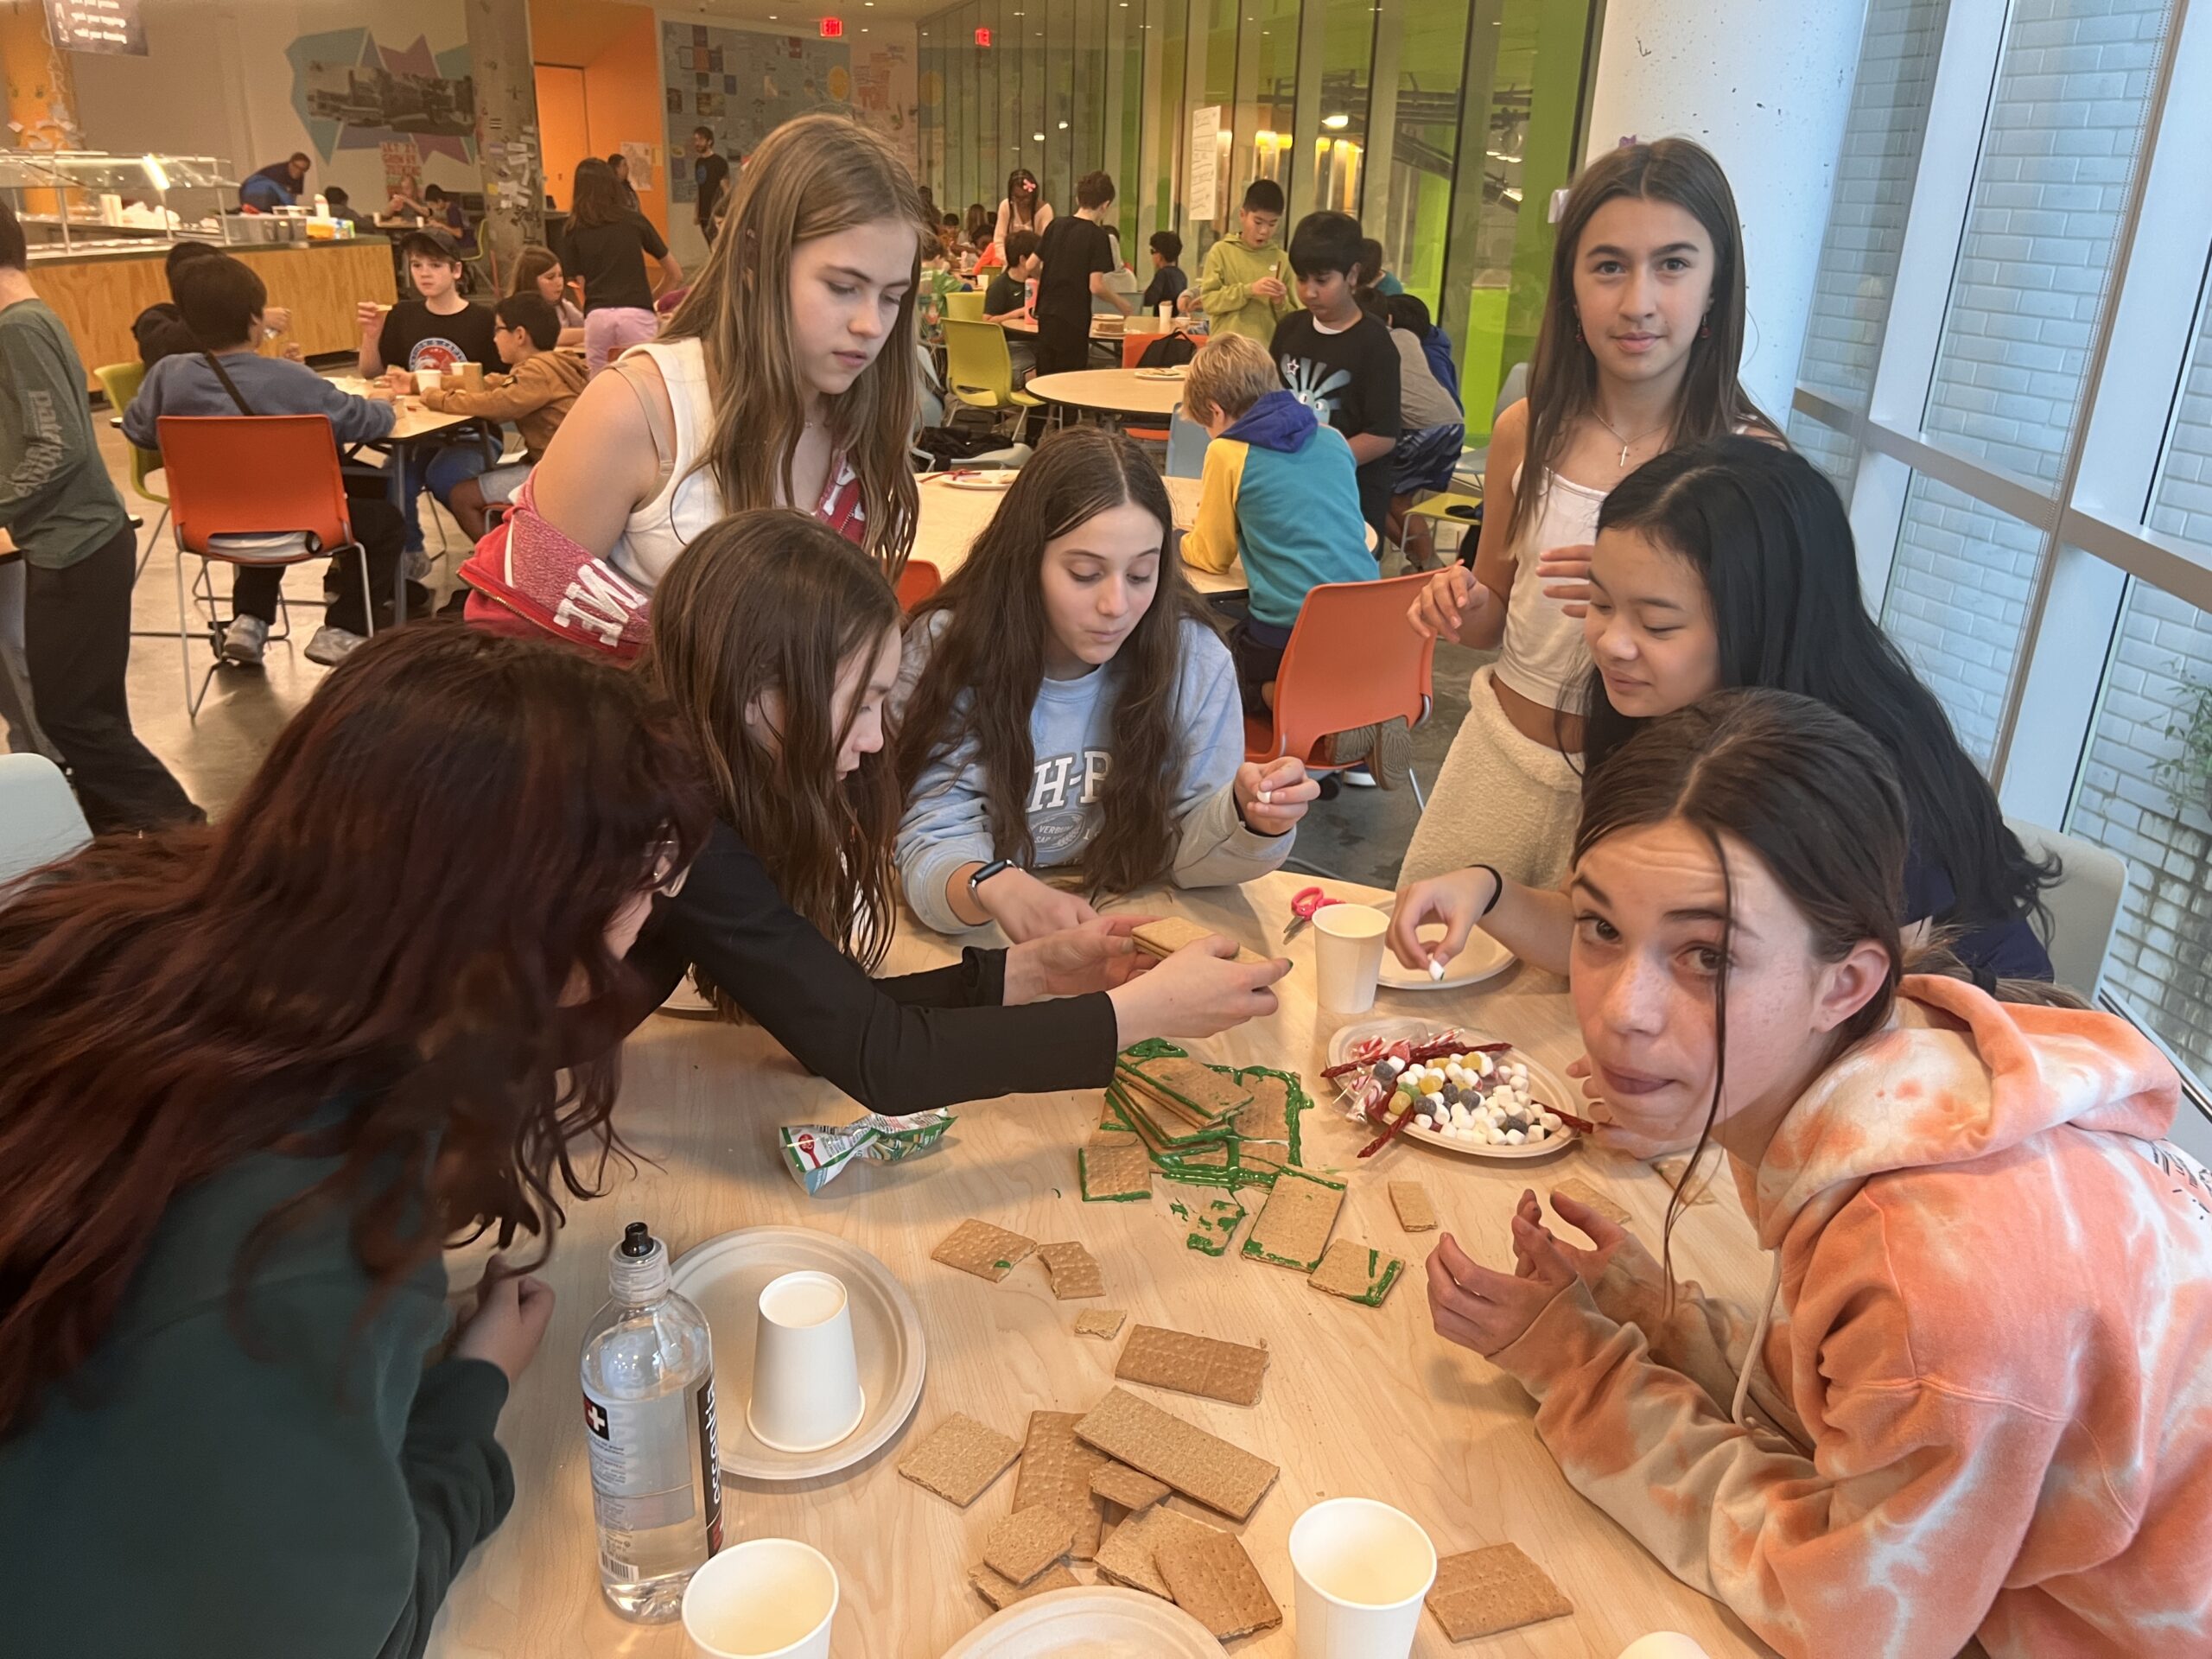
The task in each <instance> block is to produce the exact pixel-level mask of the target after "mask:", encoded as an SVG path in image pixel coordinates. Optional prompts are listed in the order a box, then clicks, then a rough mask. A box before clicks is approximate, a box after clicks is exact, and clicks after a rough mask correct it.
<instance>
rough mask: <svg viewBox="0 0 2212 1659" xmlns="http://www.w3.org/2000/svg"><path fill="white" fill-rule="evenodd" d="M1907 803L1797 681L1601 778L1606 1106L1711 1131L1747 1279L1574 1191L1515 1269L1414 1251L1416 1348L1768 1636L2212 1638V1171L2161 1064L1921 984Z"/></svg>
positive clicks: (1815, 1649) (1791, 1649)
mask: <svg viewBox="0 0 2212 1659" xmlns="http://www.w3.org/2000/svg"><path fill="white" fill-rule="evenodd" d="M1909 817H1910V813H1909V807H1908V791H1907V787H1906V786H1905V785H1903V784H1902V783H1901V782H1900V779H1899V777H1898V772H1897V766H1896V765H1895V763H1894V761H1893V760H1892V757H1891V753H1890V752H1889V751H1888V750H1887V749H1886V748H1885V746H1884V745H1883V744H1881V743H1880V742H1878V741H1876V740H1875V739H1874V738H1872V737H1871V736H1869V735H1868V734H1866V732H1865V731H1863V730H1862V729H1860V728H1859V727H1858V726H1856V725H1854V724H1853V722H1852V721H1849V720H1847V719H1846V718H1845V717H1844V716H1843V715H1841V714H1840V713H1838V712H1837V711H1836V710H1834V709H1830V708H1827V707H1825V706H1824V705H1822V704H1821V703H1819V702H1815V701H1813V700H1811V699H1810V698H1806V697H1801V696H1792V695H1790V694H1789V693H1786V692H1780V691H1771V690H1729V691H1724V692H1721V693H1719V695H1717V696H1713V697H1709V698H1707V699H1706V700H1705V701H1704V702H1700V703H1699V704H1697V705H1695V706H1694V707H1693V708H1690V709H1683V710H1681V711H1679V712H1677V713H1675V714H1672V715H1666V716H1664V717H1663V718H1660V719H1656V720H1653V721H1650V722H1649V724H1648V725H1646V726H1645V727H1643V728H1642V729H1641V730H1639V731H1638V732H1637V734H1635V735H1634V736H1633V737H1631V738H1630V739H1629V740H1628V741H1625V742H1624V743H1622V744H1621V745H1620V746H1619V747H1617V748H1615V749H1614V750H1613V751H1612V752H1611V753H1609V754H1608V755H1607V756H1606V757H1605V759H1604V760H1602V761H1601V762H1600V763H1599V766H1598V767H1597V769H1596V770H1595V771H1594V772H1592V776H1591V780H1590V789H1589V791H1588V793H1587V795H1586V798H1585V804H1584V810H1583V816H1582V822H1581V826H1580V829H1579V831H1578V833H1577V834H1576V836H1575V842H1574V866H1573V899H1574V906H1575V912H1576V914H1575V931H1574V946H1573V971H1572V977H1573V997H1574V1008H1575V1014H1576V1018H1577V1020H1578V1021H1579V1023H1580V1027H1581V1035H1582V1040H1583V1043H1584V1046H1585V1047H1586V1049H1587V1051H1588V1054H1589V1058H1590V1062H1591V1068H1592V1076H1593V1078H1594V1080H1595V1083H1596V1085H1597V1087H1598V1089H1599V1092H1600V1094H1601V1096H1602V1097H1603V1103H1604V1104H1603V1107H1602V1108H1601V1109H1604V1110H1609V1111H1610V1112H1611V1114H1612V1115H1613V1116H1616V1117H1618V1118H1621V1119H1624V1120H1627V1121H1630V1122H1633V1123H1634V1124H1636V1125H1637V1128H1638V1131H1639V1132H1640V1133H1642V1134H1644V1135H1649V1136H1650V1137H1652V1138H1656V1139H1664V1140H1673V1141H1686V1140H1690V1139H1693V1138H1694V1139H1695V1141H1696V1142H1697V1145H1698V1147H1699V1149H1700V1154H1702V1153H1703V1151H1704V1150H1705V1148H1706V1147H1707V1145H1708V1144H1709V1143H1711V1142H1713V1141H1717V1142H1718V1143H1719V1145H1720V1147H1722V1149H1723V1150H1724V1151H1725V1153H1726V1158H1727V1162H1728V1165H1729V1168H1730V1172H1731V1173H1732V1175H1733V1178H1734V1180H1735V1185H1736V1189H1737V1191H1738V1192H1740V1193H1741V1194H1742V1195H1743V1199H1744V1207H1745V1210H1746V1211H1747V1212H1748V1213H1749V1215H1750V1217H1751V1224H1752V1225H1753V1226H1754V1227H1755V1228H1756V1229H1757V1230H1758V1236H1759V1242H1760V1243H1761V1244H1762V1245H1763V1246H1764V1248H1765V1249H1767V1250H1768V1251H1769V1252H1770V1253H1771V1273H1770V1277H1769V1279H1768V1281H1767V1286H1766V1292H1765V1295H1764V1298H1763V1299H1762V1300H1759V1301H1758V1302H1757V1303H1755V1304H1753V1305H1751V1306H1742V1305H1738V1304H1736V1303H1732V1302H1730V1301H1726V1300H1722V1299H1721V1298H1719V1297H1717V1296H1712V1295H1707V1294H1705V1293H1704V1292H1702V1291H1701V1290H1700V1288H1699V1287H1697V1286H1696V1285H1694V1284H1690V1283H1683V1284H1679V1285H1678V1284H1676V1283H1675V1281H1674V1278H1673V1275H1672V1273H1671V1271H1670V1270H1669V1266H1668V1263H1667V1252H1666V1249H1665V1247H1664V1243H1663V1242H1662V1250H1661V1254H1660V1258H1659V1259H1658V1260H1656V1261H1655V1260H1654V1259H1653V1257H1652V1255H1651V1254H1650V1253H1649V1251H1648V1250H1647V1249H1645V1248H1644V1247H1643V1244H1642V1243H1640V1242H1639V1241H1638V1240H1637V1238H1636V1237H1635V1236H1634V1235H1632V1234H1630V1232H1628V1231H1627V1230H1625V1229H1624V1228H1623V1227H1620V1226H1618V1225H1616V1224H1613V1223H1612V1222H1611V1221H1609V1220H1607V1219H1606V1218H1605V1217H1603V1216H1600V1215H1599V1214H1597V1213H1596V1212H1595V1211H1592V1210H1590V1209H1589V1208H1588V1207H1587V1206H1586V1205H1580V1204H1578V1203H1575V1202H1574V1201H1573V1200H1572V1199H1571V1198H1566V1197H1563V1196H1560V1195H1557V1194H1554V1197H1553V1198H1552V1206H1551V1207H1552V1209H1553V1211H1554V1212H1555V1213H1556V1215H1557V1216H1558V1217H1559V1219H1560V1221H1562V1222H1564V1223H1565V1224H1567V1226H1568V1227H1570V1228H1572V1229H1573V1230H1575V1231H1576V1232H1578V1233H1580V1234H1582V1235H1584V1236H1586V1237H1587V1238H1588V1239H1589V1240H1590V1241H1591V1247H1590V1248H1585V1247H1583V1246H1581V1245H1580V1244H1578V1243H1567V1242H1566V1241H1564V1240H1562V1239H1560V1237H1558V1236H1555V1235H1554V1233H1553V1232H1552V1231H1551V1230H1549V1229H1548V1227H1547V1225H1546V1224H1545V1220H1544V1217H1543V1214H1542V1211H1541V1207H1540V1206H1539V1205H1538V1203H1537V1200H1536V1197H1535V1193H1534V1192H1524V1193H1523V1194H1522V1198H1521V1202H1520V1205H1519V1206H1518V1210H1517V1213H1516V1215H1515V1217H1514V1220H1513V1224H1512V1239H1513V1253H1514V1257H1515V1268H1514V1270H1513V1271H1510V1272H1502V1271H1497V1270H1494V1269H1492V1268H1487V1267H1484V1266H1483V1265H1482V1264H1480V1263H1479V1262H1476V1261H1474V1260H1473V1259H1472V1258H1471V1256H1469V1255H1467V1253H1466V1252H1465V1250H1464V1249H1461V1248H1460V1247H1459V1243H1458V1241H1457V1240H1455V1239H1453V1238H1452V1237H1451V1236H1449V1235H1447V1236H1446V1237H1445V1238H1444V1239H1443V1240H1442V1241H1441V1242H1440V1243H1439V1245H1438V1246H1437V1249H1436V1250H1435V1252H1434V1253H1433V1255H1431V1256H1430V1258H1429V1261H1428V1293H1429V1306H1430V1309H1431V1312H1432V1314H1433V1318H1434V1320H1435V1324H1436V1330H1437V1333H1438V1334H1439V1335H1440V1336H1442V1337H1443V1338H1446V1340H1447V1341H1450V1342H1454V1343H1458V1344H1461V1345H1463V1346H1465V1347H1468V1348H1471V1349H1473V1350H1474V1351H1476V1352H1478V1353H1480V1354H1484V1355H1486V1356H1488V1357H1489V1358H1490V1359H1491V1362H1492V1363H1494V1364H1495V1365H1497V1367H1498V1368H1499V1369H1500V1370H1503V1371H1505V1372H1506V1373H1507V1374H1508V1375H1510V1376H1513V1377H1514V1378H1516V1380H1517V1381H1518V1382H1519V1383H1521V1384H1522V1387H1523V1388H1524V1389H1527V1390H1528V1392H1529V1395H1531V1397H1532V1398H1533V1399H1534V1400H1535V1402H1536V1409H1535V1426H1536V1431H1537V1433H1539V1434H1540V1435H1541V1436H1542V1437H1543V1440H1544V1443H1545V1445H1546V1446H1548V1447H1549V1448H1550V1450H1551V1452H1552V1454H1553V1456H1554V1457H1555V1458H1557V1459H1559V1465H1560V1471H1561V1472H1562V1473H1564V1474H1565V1475H1566V1476H1567V1479H1568V1480H1569V1481H1571V1482H1572V1483H1573V1485H1574V1487H1575V1489H1576V1490H1577V1491H1580V1492H1581V1493H1582V1494H1583V1496H1584V1497H1587V1498H1589V1499H1590V1500H1591V1502H1592V1503H1596V1504H1597V1505H1598V1506H1599V1508H1601V1509H1603V1510H1605V1512H1606V1513H1607V1514H1608V1515H1610V1516H1612V1517H1613V1518H1614V1519H1615V1520H1616V1521H1618V1522H1620V1523H1621V1525H1622V1526H1623V1527H1624V1528H1626V1529H1628V1531H1629V1532H1630V1534H1631V1535H1634V1536H1635V1537H1636V1538H1637V1540H1638V1541H1640V1542H1642V1543H1643V1546H1644V1547H1645V1548H1647V1549H1649V1551H1650V1552H1651V1553H1652V1554H1653V1555H1655V1556H1656V1558H1657V1559H1658V1560H1660V1561H1661V1562H1662V1563H1663V1564H1664V1565H1665V1566H1666V1567H1668V1569H1669V1571H1671V1572H1672V1573H1675V1576H1676V1577H1678V1578H1680V1579H1681V1580H1682V1581H1683V1582H1684V1583H1686V1584H1688V1585H1689V1586H1692V1587H1693V1588H1695V1589H1697V1590H1700V1591H1702V1592H1705V1593H1706V1594H1707V1595H1709V1596H1712V1597H1714V1598H1715V1599H1718V1600H1719V1601H1721V1602H1723V1603H1725V1604H1726V1605H1727V1606H1728V1607H1729V1608H1730V1609H1731V1610H1732V1611H1734V1612H1735V1613H1736V1614H1737V1615H1738V1617H1739V1618H1742V1619H1743V1620H1744V1622H1745V1624H1746V1625H1748V1626H1749V1627H1750V1629H1751V1633H1752V1635H1754V1636H1756V1637H1758V1638H1759V1639H1760V1640H1761V1641H1763V1642H1765V1643H1769V1644H1770V1645H1771V1646H1772V1647H1774V1648H1775V1649H1777V1650H1778V1651H1780V1652H1783V1653H1785V1654H1789V1655H1793V1656H1813V1659H1828V1656H1833V1659H1859V1656H1861V1655H1866V1654H1877V1653H1887V1654H1930V1655H1933V1654H1951V1653H1956V1652H1958V1651H1959V1650H1960V1649H1962V1648H1964V1647H1967V1645H1968V1644H1969V1643H1970V1641H1971V1640H1973V1639H1974V1638H1979V1640H1980V1643H1981V1648H1982V1649H1983V1650H1984V1651H1986V1652H1987V1653H1989V1654H1990V1655H1992V1656H1993V1659H2028V1656H2031V1655H2048V1654H2060V1653H2063V1654H2076V1655H2084V1656H2088V1655H2097V1656H2112V1659H2120V1656H2123V1655H2134V1654H2139V1653H2143V1652H2145V1651H2160V1652H2168V1651H2170V1652H2173V1653H2202V1652H2208V1651H2212V1578H2208V1576H2207V1575H2206V1573H2205V1571H2204V1563H2205V1562H2206V1561H2207V1560H2212V1411H2208V1409H2207V1383H2206V1380H2205V1379H2206V1378H2207V1376H2212V1177H2208V1176H2207V1174H2206V1173H2205V1172H2204V1171H2203V1169H2202V1167H2201V1166H2197V1165H2196V1164H2195V1163H2194V1161H2193V1160H2190V1158H2189V1157H2188V1156H2187V1155H2186V1154H2183V1153H2182V1152H2181V1151H2180V1150H2179V1149H2178V1148H2177V1147H2173V1146H2172V1145H2171V1144H2169V1143H2168V1142H2166V1141H2164V1139H2163V1138H2162V1137H2163V1136H2164V1135H2166V1134H2167V1132H2168V1130H2169V1129H2170V1128H2171V1125H2172V1123H2173V1121H2174V1116H2175V1114H2176V1111H2177V1109H2178V1108H2179V1107H2180V1106H2181V1089H2180V1080H2179V1079H2178V1077H2177V1076H2176V1075H2175V1072H2174V1068H2173V1067H2172V1065H2171V1064H2169V1063H2168V1062H2167V1061H2166V1059H2165V1058H2164V1057H2163V1056H2162V1055H2160V1053H2159V1052H2158V1050H2157V1049H2156V1048H2155V1047H2154V1046H2152V1043H2151V1042H2150V1041H2149V1040H2148V1039H2146V1038H2145V1037H2144V1036H2143V1035H2142V1034H2141V1033H2139V1032H2138V1031H2137V1030H2136V1029H2135V1028H2134V1027H2133V1026H2131V1025H2129V1024H2128V1023H2127V1022H2126V1021H2125V1020H2121V1019H2120V1018H2118V1017H2116V1016H2113V1015H2110V1014H2097V1013H2093V1012H2090V1011H2088V1010H2087V1009H2085V1008H2083V1007H2081V1006H2080V1005H2079V1003H2078V1001H2075V999H2072V998H2070V997H2065V996H2063V995H2061V994H2057V993H2054V992H2052V991H2051V990H2050V988H2049V987H2037V986H2025V987H2023V986H2020V985H2018V984H2016V983H2014V982H2009V981H2008V982H2000V983H1999V985H1998V986H1997V987H1996V988H1994V990H1987V989H1982V988H1977V987H1975V986H1973V985H1970V984H1967V983H1965V982H1961V980H1959V979H1957V978H1954V977H1949V976H1944V975H1942V974H1941V973H1929V972H1925V971H1916V967H1917V966H1918V964H1916V963H1914V961H1913V959H1912V958H1911V957H1910V953H1909V952H1908V951H1907V950H1906V949H1905V948H1904V945H1903V944H1902V942H1901V940H1900V938H1899V935H1898V931H1897V899H1896V895H1897V889H1898V887H1900V885H1901V884H1902V883H1903V882H1904V872H1905V861H1906V856H1907V849H1908V848H1909V847H1910V832H1909V829H1908V823H1909ZM1701 1161H1702V1160H1701V1158H1697V1159H1693V1160H1692V1161H1691V1166H1690V1167H1689V1169H1688V1171H1686V1172H1685V1173H1684V1175H1683V1177H1682V1185H1681V1186H1678V1188H1677V1190H1676V1192H1675V1199H1674V1202H1673V1203H1672V1204H1671V1205H1669V1211H1668V1220H1667V1226H1668V1229H1669V1230H1671V1228H1672V1225H1673V1224H1674V1221H1675V1217H1676V1216H1677V1215H1678V1214H1679V1212H1680V1210H1681V1205H1682V1204H1683V1202H1684V1198H1685V1194H1684V1188H1686V1187H1687V1186H1688V1184H1689V1183H1691V1182H1693V1181H1701V1180H1703V1179H1708V1178H1709V1177H1708V1173H1707V1172H1706V1171H1704V1170H1703V1169H1701V1168H1700V1163H1701ZM1663 1238H1664V1234H1662V1241H1663Z"/></svg>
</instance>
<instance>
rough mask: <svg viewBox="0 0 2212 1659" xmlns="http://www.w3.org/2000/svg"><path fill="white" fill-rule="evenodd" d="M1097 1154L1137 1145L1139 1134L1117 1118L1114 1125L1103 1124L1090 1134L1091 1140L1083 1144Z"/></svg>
mask: <svg viewBox="0 0 2212 1659" xmlns="http://www.w3.org/2000/svg"><path fill="white" fill-rule="evenodd" d="M1083 1144H1084V1146H1086V1147H1090V1148H1091V1149H1092V1150H1093V1151H1096V1152H1112V1151H1114V1150H1115V1149H1116V1148H1117V1147H1134V1146H1135V1145H1136V1144H1137V1134H1136V1131H1135V1129H1132V1128H1129V1127H1128V1125H1127V1124H1126V1123H1124V1122H1122V1120H1121V1118H1120V1117H1119V1116H1116V1118H1115V1119H1114V1122H1113V1123H1112V1124H1111V1125H1110V1126H1109V1125H1108V1124H1104V1123H1101V1124H1100V1125H1099V1126H1098V1127H1097V1128H1095V1129H1093V1130H1092V1131H1091V1132H1090V1140H1088V1141H1084V1143H1083Z"/></svg>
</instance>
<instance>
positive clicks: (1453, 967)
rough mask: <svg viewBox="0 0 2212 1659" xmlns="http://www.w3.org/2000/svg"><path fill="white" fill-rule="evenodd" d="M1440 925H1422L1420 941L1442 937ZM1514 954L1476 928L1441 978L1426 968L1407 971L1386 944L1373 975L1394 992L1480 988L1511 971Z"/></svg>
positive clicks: (1377, 982) (1443, 927) (1445, 965)
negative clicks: (1467, 987) (1378, 968)
mask: <svg viewBox="0 0 2212 1659" xmlns="http://www.w3.org/2000/svg"><path fill="white" fill-rule="evenodd" d="M1445 931H1446V929H1445V926H1444V924H1443V923H1441V922H1427V923H1424V924H1423V925H1422V926H1421V943H1422V944H1434V943H1435V942H1436V941H1437V940H1439V939H1440V938H1443V937H1444V935H1445ZM1514 961H1515V957H1514V955H1513V953H1512V952H1511V951H1510V950H1507V949H1506V948H1505V947H1504V946H1503V945H1502V944H1499V943H1498V942H1497V940H1496V939H1493V938H1491V936H1490V935H1489V934H1487V933H1485V932H1484V931H1482V929H1480V928H1479V927H1478V928H1477V929H1476V930H1475V931H1473V932H1472V933H1470V934H1469V935H1468V936H1467V948H1466V949H1465V950H1462V951H1461V952H1460V953H1459V955H1458V956H1456V957H1452V960H1451V961H1450V962H1448V963H1445V964H1444V977H1443V978H1441V979H1431V978H1430V977H1429V976H1428V969H1426V968H1408V967H1407V966H1405V965H1404V964H1403V963H1401V962H1400V961H1399V960H1398V959H1397V957H1395V956H1393V955H1391V954H1390V950H1389V947H1388V946H1387V945H1386V946H1385V947H1383V971H1382V972H1381V973H1379V974H1377V975H1376V976H1375V982H1376V984H1377V985H1383V986H1387V987H1388V988H1390V989H1391V990H1394V991H1448V990H1452V989H1453V988H1455V987H1458V986H1461V985H1479V984H1480V983H1482V982H1483V981H1484V980H1486V979H1496V978H1497V976H1499V975H1500V974H1502V973H1503V972H1504V971H1505V970H1506V969H1509V968H1510V967H1511V966H1512V965H1513V963H1514Z"/></svg>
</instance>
